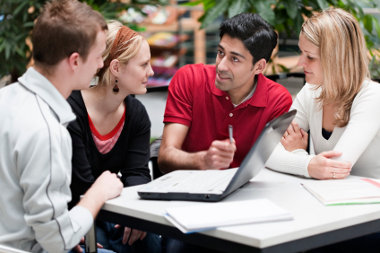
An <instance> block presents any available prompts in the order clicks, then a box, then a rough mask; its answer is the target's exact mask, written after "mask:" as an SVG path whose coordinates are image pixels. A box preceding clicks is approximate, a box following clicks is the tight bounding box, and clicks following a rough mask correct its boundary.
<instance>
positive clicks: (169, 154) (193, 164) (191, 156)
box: [158, 147, 206, 173]
mask: <svg viewBox="0 0 380 253" xmlns="http://www.w3.org/2000/svg"><path fill="white" fill-rule="evenodd" d="M205 153H206V151H199V152H194V153H189V152H186V151H183V150H180V149H176V148H174V147H169V148H163V149H160V153H159V155H158V165H159V167H160V170H161V171H162V172H163V173H168V172H171V171H174V170H201V169H204V167H205V166H204V164H205V162H204V156H205Z"/></svg>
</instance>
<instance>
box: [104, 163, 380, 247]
mask: <svg viewBox="0 0 380 253" xmlns="http://www.w3.org/2000/svg"><path fill="white" fill-rule="evenodd" d="M305 180H311V179H303V178H300V177H296V176H291V175H286V174H282V173H277V172H274V171H270V170H267V169H263V170H262V171H261V172H260V174H259V175H258V176H256V177H255V178H253V179H252V180H251V181H250V182H249V183H248V184H246V185H245V186H244V187H242V188H241V189H239V190H237V191H236V192H234V193H233V194H231V195H230V196H228V197H227V198H226V199H224V200H223V201H236V200H246V199H255V198H267V199H269V200H271V201H273V202H275V203H276V204H278V205H279V206H281V207H283V208H285V209H287V210H289V211H290V212H291V213H292V214H293V216H294V220H291V221H280V222H270V223H261V224H252V225H242V226H232V227H222V228H218V229H216V230H212V231H208V232H204V233H195V234H182V233H181V232H180V231H179V230H178V229H176V228H175V227H173V226H172V225H171V223H169V222H168V221H167V220H166V219H165V218H164V217H163V214H164V212H165V209H166V208H168V207H173V206H185V205H192V204H194V202H187V201H153V200H141V199H140V198H139V196H138V195H137V192H136V191H137V189H138V187H139V186H136V187H130V188H125V189H124V190H123V192H122V194H121V196H120V197H118V198H115V199H112V200H109V201H107V202H106V204H105V205H104V207H103V208H102V211H101V212H100V213H99V216H98V218H99V219H102V220H107V221H112V222H115V223H119V224H123V225H128V226H132V227H135V228H138V229H142V230H145V231H151V232H155V233H158V234H161V235H164V236H169V237H175V238H179V239H181V240H184V241H187V242H191V243H195V244H198V245H203V246H205V247H210V248H215V249H218V250H224V251H226V252H232V251H233V252H296V251H302V250H307V249H312V248H316V247H320V246H324V245H328V244H331V243H336V242H340V241H344V240H348V239H351V238H355V237H359V236H362V235H366V234H370V233H373V232H378V231H380V205H378V204H373V205H349V206H324V205H322V204H321V203H320V202H319V201H318V200H317V199H316V198H314V197H313V196H312V195H311V194H310V193H309V192H307V191H306V190H305V189H304V188H303V187H302V186H301V184H300V183H301V182H303V181H305ZM197 203H199V202H197ZM202 203H203V202H202ZM204 204H205V205H207V203H204ZM231 215H233V214H231Z"/></svg>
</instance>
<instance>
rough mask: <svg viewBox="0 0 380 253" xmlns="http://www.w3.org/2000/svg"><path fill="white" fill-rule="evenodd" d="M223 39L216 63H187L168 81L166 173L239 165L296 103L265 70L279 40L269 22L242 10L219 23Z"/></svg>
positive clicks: (161, 153)
mask: <svg viewBox="0 0 380 253" xmlns="http://www.w3.org/2000/svg"><path fill="white" fill-rule="evenodd" d="M220 38H221V40H220V43H219V45H218V49H217V50H218V51H217V56H216V65H203V64H192V65H187V66H184V67H182V68H181V69H180V70H178V71H177V73H176V74H175V75H174V77H173V79H172V81H171V82H170V85H169V93H168V98H167V103H166V109H165V115H164V123H165V127H164V132H163V137H162V143H161V147H160V151H159V156H158V163H159V166H160V169H161V171H163V172H169V171H172V170H177V169H200V170H204V169H225V168H232V167H238V166H240V163H241V162H242V161H243V159H244V157H245V155H246V154H247V153H248V151H249V149H250V148H251V147H252V145H253V144H254V142H255V141H256V139H257V138H258V136H259V135H260V133H261V131H262V130H263V128H264V126H265V124H266V123H267V122H268V121H270V120H272V119H274V118H276V117H278V116H280V115H281V114H283V113H285V112H287V111H288V110H289V108H290V106H291V104H292V98H291V95H290V94H289V92H288V91H287V90H286V89H285V88H284V87H283V86H281V85H280V84H278V83H276V82H273V81H271V80H269V79H267V78H266V77H265V76H264V75H263V74H262V72H263V71H264V69H265V67H266V64H267V62H268V60H269V58H270V57H271V54H272V51H273V49H274V48H275V46H276V44H277V34H276V33H275V32H274V30H273V29H272V28H271V26H270V25H269V24H268V23H267V22H266V21H265V20H263V19H262V18H261V17H260V16H259V15H257V14H251V13H249V14H248V13H243V14H239V15H237V16H235V17H233V18H230V19H227V20H225V21H224V22H223V23H222V24H221V26H220ZM228 125H232V126H233V141H232V142H231V141H230V139H229V133H228Z"/></svg>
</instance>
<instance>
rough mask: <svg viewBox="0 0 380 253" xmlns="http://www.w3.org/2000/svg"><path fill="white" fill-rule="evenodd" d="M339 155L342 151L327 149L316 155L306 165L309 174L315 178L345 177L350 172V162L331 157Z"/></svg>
mask: <svg viewBox="0 0 380 253" xmlns="http://www.w3.org/2000/svg"><path fill="white" fill-rule="evenodd" d="M341 155H342V153H340V152H337V151H327V152H322V153H320V154H319V155H316V156H315V157H313V159H311V160H310V163H309V165H308V166H307V169H308V172H309V175H310V176H311V177H313V178H316V179H343V178H345V177H347V176H348V175H350V172H351V163H349V162H342V161H335V160H332V159H331V158H333V157H339V156H341Z"/></svg>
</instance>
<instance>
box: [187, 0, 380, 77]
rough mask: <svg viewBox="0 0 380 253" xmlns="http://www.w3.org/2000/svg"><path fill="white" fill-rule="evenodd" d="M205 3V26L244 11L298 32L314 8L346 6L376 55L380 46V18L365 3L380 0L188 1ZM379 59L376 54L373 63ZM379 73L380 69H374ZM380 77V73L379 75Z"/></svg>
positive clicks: (372, 5)
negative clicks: (366, 10) (364, 9)
mask: <svg viewBox="0 0 380 253" xmlns="http://www.w3.org/2000/svg"><path fill="white" fill-rule="evenodd" d="M198 4H202V5H203V7H204V10H205V13H204V15H203V16H202V17H201V18H200V22H201V23H202V26H201V27H202V28H206V27H207V26H208V25H210V24H212V23H213V22H214V21H215V20H216V19H217V18H219V17H220V16H223V17H233V16H234V15H236V14H238V13H242V12H252V13H259V14H260V16H262V17H263V18H264V19H265V20H266V21H268V23H270V24H271V25H272V26H273V27H274V28H275V29H276V30H277V31H278V32H279V33H282V32H284V33H286V34H288V35H298V34H299V32H300V29H301V26H302V23H303V21H304V17H310V16H311V15H312V13H313V12H315V11H319V10H323V9H326V8H328V7H329V6H335V7H339V8H342V9H344V10H346V11H348V12H350V13H351V14H353V15H354V16H355V17H356V18H357V19H358V20H359V22H360V24H361V26H362V28H363V31H364V36H365V39H366V43H367V47H368V49H369V50H370V53H371V54H372V55H374V50H376V49H377V50H378V49H379V48H380V24H379V20H378V19H376V17H375V16H373V15H371V14H365V13H364V11H363V7H364V6H365V7H368V8H380V2H376V1H371V0H361V1H354V0H196V1H193V2H190V3H187V4H186V5H190V6H195V5H198ZM376 62H377V64H378V65H377V66H379V62H378V61H376V60H375V58H373V60H372V66H373V64H376ZM374 74H375V75H376V73H374ZM379 77H380V76H379Z"/></svg>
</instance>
